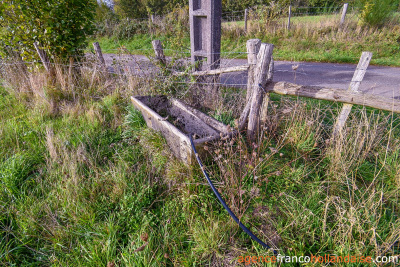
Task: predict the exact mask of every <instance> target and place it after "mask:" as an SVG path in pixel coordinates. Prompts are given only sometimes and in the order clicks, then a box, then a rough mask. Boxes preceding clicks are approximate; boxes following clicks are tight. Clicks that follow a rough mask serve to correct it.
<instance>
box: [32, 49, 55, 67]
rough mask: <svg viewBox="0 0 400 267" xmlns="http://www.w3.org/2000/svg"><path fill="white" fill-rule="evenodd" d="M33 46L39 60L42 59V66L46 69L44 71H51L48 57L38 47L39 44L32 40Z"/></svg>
mask: <svg viewBox="0 0 400 267" xmlns="http://www.w3.org/2000/svg"><path fill="white" fill-rule="evenodd" d="M33 46H34V47H35V49H36V52H37V53H38V54H39V57H40V60H41V61H42V63H43V66H44V68H45V69H46V71H47V72H48V73H51V69H52V68H51V65H50V62H49V58H48V56H47V54H46V52H45V51H44V50H42V49H40V48H39V44H38V43H37V42H34V43H33Z"/></svg>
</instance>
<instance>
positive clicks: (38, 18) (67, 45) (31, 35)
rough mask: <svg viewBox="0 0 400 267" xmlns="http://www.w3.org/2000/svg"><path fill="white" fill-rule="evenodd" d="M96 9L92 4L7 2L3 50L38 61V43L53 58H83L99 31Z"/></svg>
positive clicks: (0, 20) (1, 7) (1, 8)
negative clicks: (9, 49) (90, 42)
mask: <svg viewBox="0 0 400 267" xmlns="http://www.w3.org/2000/svg"><path fill="white" fill-rule="evenodd" d="M95 7H96V6H95V3H94V2H93V1H92V0H30V1H24V0H3V1H2V2H1V4H0V26H1V27H3V31H2V32H1V33H0V34H1V36H0V40H1V41H0V46H3V47H4V46H8V47H12V48H13V50H14V51H18V52H19V53H20V54H21V56H22V57H23V59H24V60H32V59H34V58H36V53H35V52H34V49H33V43H34V42H38V43H39V45H40V46H41V48H42V49H44V50H45V51H46V52H47V54H48V55H49V56H50V57H52V58H59V59H64V58H68V57H69V56H72V55H81V54H83V49H84V48H85V47H86V46H87V42H86V37H87V36H88V35H90V34H92V33H93V32H94V29H95V28H94V24H93V23H94V11H95ZM2 50H4V49H2Z"/></svg>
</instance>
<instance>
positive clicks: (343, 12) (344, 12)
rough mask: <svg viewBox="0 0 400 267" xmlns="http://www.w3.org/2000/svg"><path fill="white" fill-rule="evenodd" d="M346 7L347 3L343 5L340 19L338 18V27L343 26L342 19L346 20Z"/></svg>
mask: <svg viewBox="0 0 400 267" xmlns="http://www.w3.org/2000/svg"><path fill="white" fill-rule="evenodd" d="M348 5H349V4H348V3H345V4H344V5H343V11H342V17H341V18H340V25H343V23H344V19H345V18H346V12H347V7H348Z"/></svg>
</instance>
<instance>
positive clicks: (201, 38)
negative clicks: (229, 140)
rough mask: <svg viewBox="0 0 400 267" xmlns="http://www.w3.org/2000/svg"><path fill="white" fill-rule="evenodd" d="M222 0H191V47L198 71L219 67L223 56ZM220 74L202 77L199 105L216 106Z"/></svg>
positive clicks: (199, 87)
mask: <svg viewBox="0 0 400 267" xmlns="http://www.w3.org/2000/svg"><path fill="white" fill-rule="evenodd" d="M221 14H222V1H221V0H190V1H189V17H190V46H191V59H192V64H193V65H194V66H195V68H196V70H213V69H217V68H219V65H220V53H221ZM218 81H219V76H218V75H213V76H208V77H202V78H200V79H199V80H198V82H199V83H202V84H199V85H198V86H197V88H196V90H197V92H196V94H197V95H196V96H195V97H197V98H198V99H195V102H197V104H200V103H203V105H204V106H206V107H212V106H213V102H214V101H213V100H214V99H215V98H216V97H217V94H218V86H217V85H215V84H214V83H215V82H218Z"/></svg>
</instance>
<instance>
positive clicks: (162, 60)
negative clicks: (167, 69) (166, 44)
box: [151, 40, 167, 66]
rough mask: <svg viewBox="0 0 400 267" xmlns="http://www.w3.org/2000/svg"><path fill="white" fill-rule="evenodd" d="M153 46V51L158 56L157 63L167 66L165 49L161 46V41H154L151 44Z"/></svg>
mask: <svg viewBox="0 0 400 267" xmlns="http://www.w3.org/2000/svg"><path fill="white" fill-rule="evenodd" d="M151 44H152V45H153V49H154V53H155V55H156V59H157V61H159V62H160V63H161V64H162V65H163V66H165V65H166V64H167V61H166V59H165V55H164V49H163V46H162V44H161V41H160V40H154V41H152V42H151Z"/></svg>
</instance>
